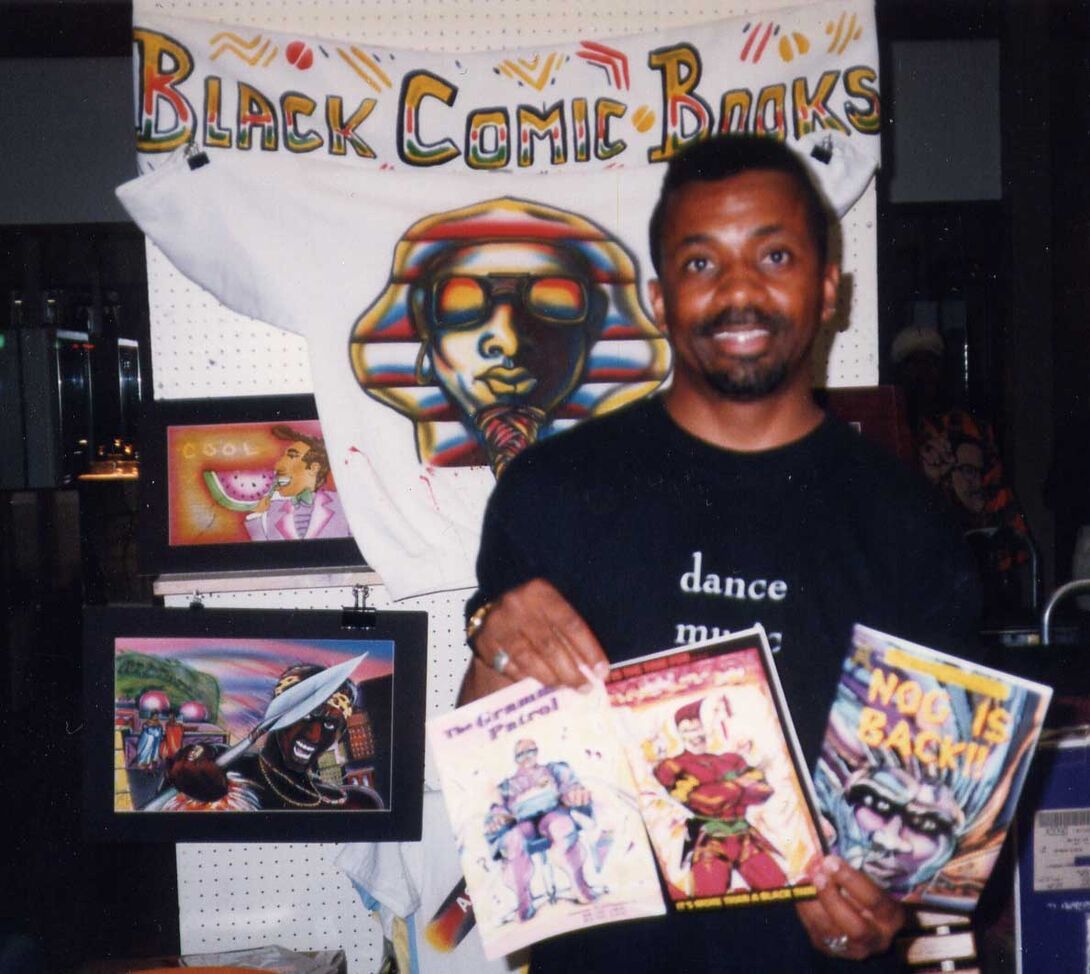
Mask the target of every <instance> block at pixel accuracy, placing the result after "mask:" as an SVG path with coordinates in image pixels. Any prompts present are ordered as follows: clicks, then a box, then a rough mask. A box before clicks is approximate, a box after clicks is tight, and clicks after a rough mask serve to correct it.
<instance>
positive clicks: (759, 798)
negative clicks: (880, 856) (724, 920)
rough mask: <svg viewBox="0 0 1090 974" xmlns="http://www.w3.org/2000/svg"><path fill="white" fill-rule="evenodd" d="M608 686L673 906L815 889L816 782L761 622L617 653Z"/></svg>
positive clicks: (757, 899)
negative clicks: (661, 648)
mask: <svg viewBox="0 0 1090 974" xmlns="http://www.w3.org/2000/svg"><path fill="white" fill-rule="evenodd" d="M607 691H608V693H609V700H610V704H611V705H612V708H613V713H614V716H615V718H616V721H617V724H618V728H619V732H620V734H621V738H622V741H623V744H624V747H625V750H626V753H627V754H628V759H629V763H630V765H631V767H632V772H633V775H634V777H635V779H636V787H637V790H638V793H639V800H640V808H641V811H642V814H643V819H644V824H645V825H646V827H647V830H648V832H649V833H650V836H651V844H652V846H653V848H654V850H655V856H656V858H657V859H658V864H659V868H660V869H661V871H662V875H663V877H664V878H665V880H666V883H667V889H668V891H669V895H670V898H671V901H672V903H673V906H674V908H675V909H678V910H692V909H704V908H709V907H734V906H743V905H749V904H759V903H768V902H775V901H782V900H798V899H808V898H810V897H812V896H814V895H815V890H814V887H813V885H812V884H811V883H810V882H809V880H808V878H807V866H808V865H809V864H810V863H811V861H812V860H813V859H814V858H815V857H816V856H819V855H821V853H822V851H823V849H822V844H821V838H820V831H819V829H818V827H817V825H816V822H817V815H816V804H815V800H814V793H813V786H812V784H811V782H810V778H809V775H808V774H807V770H806V765H805V763H804V762H803V760H802V759H801V755H800V750H799V746H798V741H797V739H796V737H795V732H794V727H793V725H792V723H791V718H790V715H789V714H788V712H787V707H786V705H785V703H784V697H783V691H782V690H781V688H780V684H779V679H778V677H777V676H776V670H775V666H774V664H773V662H772V654H771V652H770V651H769V648H768V642H767V640H766V638H765V633H764V630H763V629H762V628H761V627H760V626H757V627H755V628H753V629H747V630H745V631H743V632H738V633H735V634H733V635H729V636H725V637H722V638H717V639H713V640H708V641H705V642H701V643H695V644H693V645H691V646H686V647H683V648H679V649H671V650H667V651H666V652H663V653H656V654H654V655H652V656H645V657H642V658H640V659H637V660H632V661H629V662H625V663H619V664H617V665H616V666H614V667H613V669H612V670H611V672H610V675H609V679H608V682H607Z"/></svg>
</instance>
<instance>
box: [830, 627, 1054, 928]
mask: <svg viewBox="0 0 1090 974" xmlns="http://www.w3.org/2000/svg"><path fill="white" fill-rule="evenodd" d="M1051 696H1052V690H1051V689H1050V688H1049V687H1047V686H1044V685H1042V684H1040V683H1034V682H1031V681H1029V680H1025V679H1022V678H1021V677H1016V676H1011V675H1010V674H1006V673H1001V672H999V671H998V670H994V669H990V668H988V667H985V666H981V665H979V664H977V663H972V662H968V661H966V660H963V659H958V658H957V657H955V656H949V655H947V654H946V653H941V652H938V651H937V650H933V649H929V648H927V647H925V646H920V645H917V644H915V643H911V642H909V641H908V640H905V639H900V638H898V637H897V636H891V635H888V634H886V633H882V632H878V631H877V630H874V629H868V628H867V627H866V626H856V627H855V631H854V635H853V638H852V647H851V651H850V652H849V653H848V656H847V658H846V659H845V661H844V668H843V670H842V672H841V677H840V682H839V685H838V687H837V693H836V699H835V701H834V703H833V706H832V710H831V712H830V714H829V723H828V725H827V728H826V734H825V739H824V742H823V744H822V748H821V753H820V756H819V758H818V762H817V767H816V769H815V772H814V785H815V787H816V789H817V793H818V801H819V805H820V807H821V812H822V814H823V815H824V816H825V818H826V820H827V822H828V823H829V825H830V826H831V828H832V829H833V830H834V832H835V840H834V841H833V846H832V851H833V852H835V853H836V854H837V855H839V856H841V857H842V858H843V859H844V860H845V861H846V862H848V863H849V864H850V865H852V866H854V867H855V868H856V869H860V870H862V871H863V872H864V873H865V874H866V875H868V876H870V878H871V879H873V880H874V881H875V882H876V883H877V884H878V885H879V886H881V887H883V888H884V889H885V890H887V892H889V893H890V894H891V895H892V896H894V897H896V898H898V899H900V900H903V901H904V902H906V903H913V904H920V905H923V906H926V907H929V908H933V909H940V910H952V911H965V912H968V911H971V910H972V909H973V908H974V907H975V905H976V902H977V899H978V898H979V896H980V893H981V891H982V889H983V888H984V883H985V881H986V880H987V878H988V876H989V874H990V873H991V870H992V867H993V866H994V864H995V860H996V858H997V857H998V855H999V850H1000V847H1001V846H1002V844H1003V840H1004V837H1005V836H1006V834H1007V829H1008V828H1009V826H1010V823H1011V820H1012V818H1013V815H1014V810H1015V805H1016V803H1017V801H1018V796H1019V793H1020V792H1021V789H1022V783H1023V781H1024V780H1025V777H1026V772H1027V771H1028V769H1029V763H1030V759H1031V757H1032V755H1033V752H1034V749H1035V747H1036V745H1037V739H1038V736H1039V734H1040V731H1041V726H1042V723H1043V722H1044V716H1045V710H1046V709H1047V707H1048V703H1049V700H1050V699H1051Z"/></svg>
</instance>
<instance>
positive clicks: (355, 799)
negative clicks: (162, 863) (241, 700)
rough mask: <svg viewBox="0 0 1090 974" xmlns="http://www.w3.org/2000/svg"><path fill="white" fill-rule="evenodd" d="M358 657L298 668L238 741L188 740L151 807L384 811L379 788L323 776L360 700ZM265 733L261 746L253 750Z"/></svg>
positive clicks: (286, 677) (284, 675)
mask: <svg viewBox="0 0 1090 974" xmlns="http://www.w3.org/2000/svg"><path fill="white" fill-rule="evenodd" d="M358 663H359V659H358V658H357V659H354V660H350V661H348V662H347V663H342V664H340V665H338V666H335V667H330V668H328V669H326V668H324V667H320V666H313V665H303V664H300V665H296V666H291V667H289V668H288V669H286V670H285V671H284V672H283V673H282V674H281V675H280V678H279V679H278V680H277V682H276V686H275V687H274V688H273V697H272V700H271V701H270V704H269V708H268V710H267V711H266V714H265V718H264V719H263V720H262V721H261V722H260V723H259V724H258V725H257V727H255V728H254V730H253V731H252V732H251V733H250V734H249V735H248V736H247V737H246V738H245V739H244V740H243V741H241V742H240V743H239V744H236V745H235V746H234V747H232V748H230V749H227V748H226V747H225V746H224V745H222V744H190V745H187V746H186V747H183V748H182V749H181V750H180V751H179V752H178V754H177V755H176V756H175V758H174V760H173V761H172V762H171V764H170V767H169V769H168V772H167V781H168V783H169V784H170V785H171V786H172V788H171V789H169V790H168V791H167V792H165V793H164V794H162V795H160V796H159V797H158V798H157V799H155V801H153V802H152V803H151V804H150V805H148V806H146V809H145V810H157V811H168V812H179V811H298V810H306V811H320V810H326V809H340V810H345V811H350V810H351V811H355V810H362V809H381V808H382V807H383V803H382V798H381V797H380V796H379V794H378V792H376V791H374V790H373V789H370V788H366V787H364V786H361V785H344V786H338V785H335V784H331V783H329V782H327V781H323V780H322V779H321V778H320V777H319V776H318V773H317V768H318V760H319V758H320V757H321V756H322V754H323V753H324V752H325V751H327V750H329V748H331V747H332V746H333V745H334V744H335V743H336V742H337V741H338V740H339V739H340V737H341V735H342V734H343V733H344V731H345V728H346V726H347V722H348V718H349V716H351V714H352V710H353V707H354V705H355V699H356V687H355V684H353V683H352V681H351V680H349V679H347V678H346V677H347V675H348V673H351V672H352V670H353V669H354V668H355V666H356V664H358ZM262 734H265V735H266V737H265V743H264V745H263V746H262V747H261V749H260V750H252V749H250V747H251V745H252V744H253V743H255V742H256V740H257V739H258V738H259V737H260V736H261V735H262Z"/></svg>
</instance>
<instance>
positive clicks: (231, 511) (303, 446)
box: [140, 396, 365, 574]
mask: <svg viewBox="0 0 1090 974" xmlns="http://www.w3.org/2000/svg"><path fill="white" fill-rule="evenodd" d="M141 443H142V463H141V476H140V486H141V517H140V525H141V537H140V564H141V569H142V570H143V571H145V572H146V573H148V574H158V573H169V572H227V571H253V570H266V569H270V570H276V569H291V568H308V567H331V568H332V567H342V566H352V567H360V566H364V565H365V562H364V559H363V556H362V555H361V554H360V551H359V548H358V547H357V545H356V543H355V541H354V540H353V538H352V535H351V532H350V531H349V528H348V521H347V520H346V518H345V513H344V508H343V506H342V504H341V498H340V494H339V493H338V491H337V484H336V481H335V479H334V476H333V471H332V470H330V465H329V460H328V457H327V455H326V450H325V440H324V438H323V436H322V431H321V426H320V424H319V422H318V418H317V410H316V409H315V406H314V399H313V397H311V396H282V397H281V396H264V397H259V398H251V399H173V400H157V401H156V402H155V403H153V404H151V405H150V406H149V409H148V413H147V420H146V422H145V425H144V431H143V434H142V437H141Z"/></svg>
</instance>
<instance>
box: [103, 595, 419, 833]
mask: <svg viewBox="0 0 1090 974" xmlns="http://www.w3.org/2000/svg"><path fill="white" fill-rule="evenodd" d="M427 620H428V617H427V613H425V612H378V613H376V614H375V616H374V617H373V619H372V620H368V622H372V621H373V624H367V625H366V627H364V628H361V627H360V620H359V619H358V617H357V618H352V617H351V615H347V616H346V615H345V614H344V613H341V612H337V611H291V610H278V609H270V610H264V609H206V608H181V609H174V608H154V607H146V606H133V607H108V606H88V607H86V608H85V610H84V618H83V625H84V635H83V643H84V697H85V699H84V716H85V726H84V731H83V733H84V735H85V740H86V752H85V760H84V782H83V785H84V802H83V804H84V825H85V831H86V834H87V837H88V838H89V839H95V840H107V841H132V842H149V841H169V842H202V841H215V842H248V841H291V842H318V841H361V842H367V841H374V842H379V841H417V840H419V838H420V829H421V811H422V801H423V787H424V706H425V699H426V672H427ZM362 652H367V653H368V654H369V655H368V658H367V659H366V660H364V661H363V663H361V664H359V667H358V668H357V669H356V670H354V671H353V672H356V673H359V672H361V669H360V668H362V669H363V670H364V671H365V675H364V677H363V678H362V679H361V681H360V684H359V685H361V686H362V688H363V690H362V693H359V694H358V695H357V697H356V701H355V704H354V705H353V707H352V713H351V717H352V718H353V720H348V719H346V721H345V727H344V730H343V732H342V734H341V735H340V737H339V738H338V740H339V741H340V743H337V744H334V745H331V746H330V747H329V749H328V750H327V751H324V752H321V753H324V754H325V755H326V757H325V758H323V763H322V764H320V765H318V767H319V771H320V773H321V774H322V776H323V779H324V780H325V781H330V780H331V779H330V777H329V775H330V774H331V773H332V775H333V778H334V779H335V780H336V779H339V784H338V785H335V786H334V787H335V788H338V789H340V791H341V792H342V793H343V792H351V793H352V795H353V799H354V800H356V799H359V798H360V796H361V792H363V793H365V794H366V789H368V788H370V789H372V790H373V792H377V793H378V794H379V796H380V797H381V798H382V804H383V806H384V807H383V808H381V809H378V808H351V807H342V805H339V804H336V803H334V802H329V803H326V804H321V805H318V806H317V807H313V808H312V807H290V808H289V807H287V806H284V807H283V808H277V809H276V810H272V809H270V808H262V807H260V802H259V803H258V804H259V807H258V808H257V809H252V808H247V809H245V810H236V809H234V808H231V809H216V810H153V809H148V808H146V807H145V806H146V805H148V804H149V803H150V802H152V801H154V800H155V799H156V798H162V797H163V796H164V794H166V796H167V797H168V798H169V797H170V795H169V794H167V792H168V789H169V787H170V780H169V778H168V776H167V768H168V767H169V766H170V764H171V761H170V758H164V757H163V754H162V753H160V752H166V751H167V748H166V745H165V744H164V741H165V740H166V739H167V735H165V734H163V733H162V731H154V732H152V731H149V733H148V735H147V736H148V738H149V739H151V738H153V737H154V736H155V735H156V734H158V736H159V739H160V740H159V744H158V745H157V746H156V748H155V751H156V761H155V762H153V763H151V764H150V765H148V766H145V767H141V765H140V759H141V758H142V757H146V756H147V755H146V753H142V752H141V750H140V747H139V743H138V741H137V740H136V739H135V738H136V735H137V734H138V732H139V733H140V734H141V735H143V732H144V729H145V728H146V727H147V726H148V725H151V724H153V722H154V720H155V719H157V718H156V717H154V716H152V714H151V713H148V712H147V711H146V710H145V711H144V712H141V709H140V704H141V702H144V703H145V704H146V705H147V708H152V707H155V708H156V710H155V711H152V713H156V712H160V710H159V708H160V707H161V711H162V712H169V713H170V714H178V713H179V712H181V713H182V716H183V719H182V721H181V725H182V732H181V733H178V732H177V719H176V722H175V725H174V727H175V734H174V740H173V746H172V748H171V749H170V750H171V752H172V753H171V757H173V756H175V754H176V752H175V751H174V749H175V748H185V747H186V746H187V745H193V744H205V745H209V744H214V745H220V744H222V745H233V744H235V743H236V742H237V741H239V740H244V739H245V738H246V732H245V728H247V727H250V728H252V726H253V725H254V723H255V722H257V721H259V720H261V719H262V718H263V717H264V716H265V713H266V711H267V708H268V704H269V702H270V701H272V699H273V686H274V685H275V684H276V683H277V681H278V680H279V681H281V682H282V674H283V669H282V666H283V663H284V662H286V661H287V660H289V659H293V660H294V661H295V662H308V661H309V662H312V663H318V664H319V665H323V661H331V662H326V663H325V664H324V665H327V666H331V665H334V663H335V662H340V661H343V660H346V659H347V660H351V659H352V658H354V657H355V656H358V655H359V654H360V653H362ZM132 653H136V654H139V655H138V656H135V657H132V658H130V659H129V660H128V661H127V662H126V664H125V665H124V666H123V667H118V666H117V662H116V661H117V659H119V658H120V657H122V656H124V655H128V654H132ZM387 663H388V665H387ZM289 665H290V664H289ZM346 665H349V666H350V665H351V663H348V664H346ZM387 671H388V672H387ZM367 673H369V674H372V675H371V676H367V675H366V674H367ZM216 674H219V676H218V678H217V676H216ZM213 684H217V685H216V686H213ZM143 686H147V688H148V690H147V691H142V692H140V693H139V694H137V695H136V696H129V693H130V690H131V689H132V688H133V687H143ZM196 686H200V687H201V688H202V689H203V694H201V695H198V696H197V697H196V698H193V699H182V698H186V697H187V696H188V694H189V693H190V692H191V691H192V689H193V688H194V687H196ZM213 690H215V696H214V698H212V697H211V694H212V691H213ZM148 692H150V693H151V694H152V696H150V697H149V696H148ZM318 692H319V693H322V692H324V690H320V691H318ZM156 695H158V699H156ZM163 698H166V700H165V701H164V699H163ZM210 698H212V699H214V701H215V704H216V710H215V711H214V712H213V711H212V710H210V709H209V707H208V706H207V701H208V700H209V699H210ZM201 701H205V703H202V702H201ZM164 702H165V704H166V706H162V705H163V704H164ZM183 704H184V706H183ZM202 707H204V712H203V715H202V711H201V708H202ZM361 712H363V713H365V714H366V717H365V719H363V720H359V719H355V718H356V715H357V714H358V713H361ZM229 713H230V716H229ZM202 716H203V718H204V719H202ZM166 719H167V720H168V721H169V719H170V718H169V717H168V718H166ZM240 728H241V730H240ZM352 734H355V739H354V740H352V739H350V738H351V736H352ZM368 734H369V735H370V736H368ZM361 735H362V737H361ZM289 736H290V735H289ZM282 740H283V738H278V739H275V740H273V739H271V738H268V737H267V735H266V734H262V735H261V736H260V737H258V738H257V739H256V740H255V741H254V742H253V743H252V744H251V745H250V747H249V748H247V749H246V750H245V754H244V755H243V757H239V758H236V759H235V761H234V762H233V764H234V766H235V769H236V773H235V776H234V777H235V778H236V779H237V780H238V781H239V782H240V783H241V784H242V785H243V786H246V787H248V784H247V782H248V780H256V781H257V786H258V787H257V788H256V789H254V788H250V794H251V795H253V794H256V795H257V796H258V797H259V798H261V796H269V798H268V803H269V805H272V804H277V803H278V800H277V799H276V798H275V797H272V793H271V792H270V791H269V786H268V785H267V784H264V783H263V782H262V781H261V780H260V776H261V774H266V777H265V781H266V782H268V781H269V780H271V776H269V775H268V774H267V773H265V772H258V773H254V768H259V769H260V768H261V764H260V760H259V759H258V758H257V753H258V752H259V751H260V750H261V749H262V748H263V747H264V746H265V745H266V743H268V744H270V745H271V746H273V747H275V746H278V745H280V744H281V741H282ZM361 741H362V744H361ZM368 745H369V746H370V752H371V759H370V766H369V767H368V766H367V760H366V754H367V749H368ZM149 750H151V749H150V748H149ZM190 750H192V748H191V749H190ZM212 750H215V749H214V748H213V749H212ZM334 752H339V753H334ZM265 753H266V754H267V753H269V752H267V751H266V752H265ZM330 754H332V755H333V757H329V755H330ZM345 755H347V759H346V760H345V761H344V762H343V763H342V762H341V760H340V759H341V758H342V757H344V756H345ZM360 755H364V757H365V760H364V761H363V763H362V765H361V763H360V762H359V761H355V762H354V757H356V758H358V757H359V756H360ZM243 758H247V759H249V760H248V763H247V761H245V760H243ZM333 764H336V769H337V770H333V769H332V765H333ZM240 768H241V769H243V770H246V769H249V771H250V774H251V777H250V779H247V778H246V776H245V775H243V774H242V773H241V771H239V770H238V769H240ZM227 770H230V766H228V768H227ZM368 771H370V772H371V774H370V777H368ZM349 785H354V786H363V787H362V788H361V787H348V786H349ZM281 787H283V784H282V783H281ZM262 789H264V790H262ZM274 790H275V789H274ZM334 793H335V794H336V792H334ZM278 794H282V793H281V792H278ZM293 794H296V796H297V797H298V795H297V793H295V792H293ZM264 800H265V799H264V798H261V801H264ZM279 804H281V805H283V803H282V802H279ZM342 804H343V803H342Z"/></svg>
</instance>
